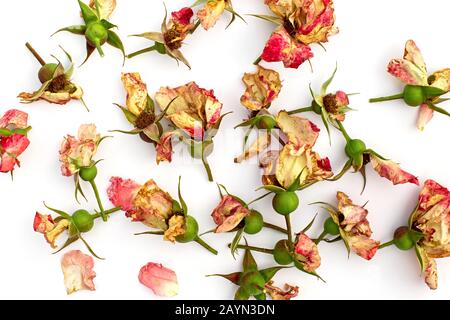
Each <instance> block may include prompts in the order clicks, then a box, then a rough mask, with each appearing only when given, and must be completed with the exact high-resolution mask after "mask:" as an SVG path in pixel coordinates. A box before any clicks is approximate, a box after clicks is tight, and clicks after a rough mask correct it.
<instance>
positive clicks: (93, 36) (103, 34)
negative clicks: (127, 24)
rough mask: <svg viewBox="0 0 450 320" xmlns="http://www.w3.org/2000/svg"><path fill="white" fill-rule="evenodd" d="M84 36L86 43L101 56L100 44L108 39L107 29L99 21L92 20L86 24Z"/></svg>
mask: <svg viewBox="0 0 450 320" xmlns="http://www.w3.org/2000/svg"><path fill="white" fill-rule="evenodd" d="M85 36H86V40H87V41H88V43H89V44H90V45H91V46H93V47H96V48H97V50H98V51H99V52H100V55H101V56H103V51H102V49H101V46H102V45H104V44H105V43H106V41H108V30H107V29H106V28H105V27H104V26H103V25H102V24H101V23H100V22H97V21H96V22H92V23H90V24H89V25H88V26H87V29H86V33H85Z"/></svg>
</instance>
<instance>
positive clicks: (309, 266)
mask: <svg viewBox="0 0 450 320" xmlns="http://www.w3.org/2000/svg"><path fill="white" fill-rule="evenodd" d="M295 253H296V254H297V255H300V257H299V260H300V261H301V262H303V263H304V269H305V271H307V272H314V271H315V270H316V269H317V268H319V267H320V264H321V258H320V255H319V249H318V248H317V245H316V244H315V243H314V241H312V240H311V239H310V238H309V237H308V236H307V235H306V234H304V233H301V234H299V235H298V236H297V240H296V242H295Z"/></svg>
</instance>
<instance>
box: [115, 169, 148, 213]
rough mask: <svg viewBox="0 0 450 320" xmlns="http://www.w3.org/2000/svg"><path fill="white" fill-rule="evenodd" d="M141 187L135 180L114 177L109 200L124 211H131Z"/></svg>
mask: <svg viewBox="0 0 450 320" xmlns="http://www.w3.org/2000/svg"><path fill="white" fill-rule="evenodd" d="M141 187H142V186H141V185H140V184H137V183H136V182H134V181H133V180H129V179H127V180H124V179H122V178H119V177H112V178H111V179H110V185H109V187H108V197H109V200H110V201H111V202H112V204H113V205H114V206H116V207H121V208H122V210H123V211H129V210H131V209H132V208H133V200H134V198H135V197H136V194H137V192H138V191H139V189H140V188H141Z"/></svg>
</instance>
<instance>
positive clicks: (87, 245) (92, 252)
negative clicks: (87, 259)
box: [78, 234, 105, 260]
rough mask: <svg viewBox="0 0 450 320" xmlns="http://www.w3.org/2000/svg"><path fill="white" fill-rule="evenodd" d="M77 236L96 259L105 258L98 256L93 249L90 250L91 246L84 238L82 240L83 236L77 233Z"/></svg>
mask: <svg viewBox="0 0 450 320" xmlns="http://www.w3.org/2000/svg"><path fill="white" fill-rule="evenodd" d="M78 237H79V238H80V240H81V241H82V242H83V243H84V245H85V246H86V248H87V249H88V251H89V252H90V253H91V254H92V255H93V256H94V257H96V258H97V259H99V260H105V259H104V258H101V257H99V256H98V255H97V254H96V253H95V252H94V250H92V248H91V246H90V245H89V243H87V242H86V240H84V238H83V237H82V236H81V234H79V235H78Z"/></svg>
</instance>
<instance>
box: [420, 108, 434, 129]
mask: <svg viewBox="0 0 450 320" xmlns="http://www.w3.org/2000/svg"><path fill="white" fill-rule="evenodd" d="M433 115H434V111H433V109H431V108H430V107H429V106H428V105H427V104H425V103H424V104H422V105H421V106H420V109H419V117H418V118H417V129H419V130H420V131H423V130H425V126H426V125H427V124H428V122H430V121H431V119H433Z"/></svg>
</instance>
